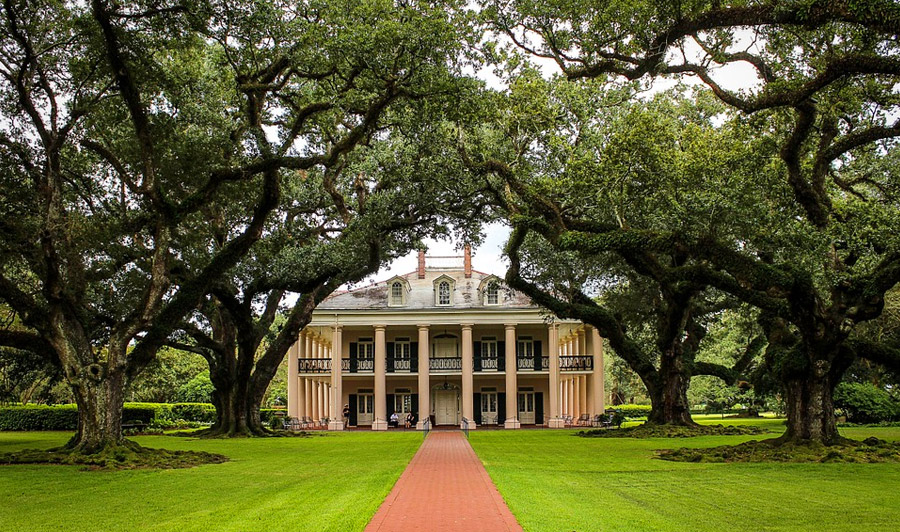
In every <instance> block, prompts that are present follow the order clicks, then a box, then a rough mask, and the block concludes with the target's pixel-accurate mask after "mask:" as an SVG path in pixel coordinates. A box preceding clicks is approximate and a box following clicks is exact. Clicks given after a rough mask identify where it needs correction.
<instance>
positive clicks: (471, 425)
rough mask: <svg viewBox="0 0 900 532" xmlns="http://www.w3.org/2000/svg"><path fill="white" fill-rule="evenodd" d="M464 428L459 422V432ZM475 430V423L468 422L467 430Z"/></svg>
mask: <svg viewBox="0 0 900 532" xmlns="http://www.w3.org/2000/svg"><path fill="white" fill-rule="evenodd" d="M465 428H466V426H465V424H464V423H463V422H462V421H460V422H459V430H463V429H465ZM477 428H478V424H477V423H475V422H474V421H469V430H475V429H477Z"/></svg>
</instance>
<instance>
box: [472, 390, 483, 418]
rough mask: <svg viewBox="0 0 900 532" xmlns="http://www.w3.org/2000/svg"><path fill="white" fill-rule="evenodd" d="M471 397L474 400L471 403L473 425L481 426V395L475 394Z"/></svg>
mask: <svg viewBox="0 0 900 532" xmlns="http://www.w3.org/2000/svg"><path fill="white" fill-rule="evenodd" d="M472 395H473V397H474V398H475V400H474V401H473V403H475V424H476V425H481V394H480V393H476V394H472Z"/></svg>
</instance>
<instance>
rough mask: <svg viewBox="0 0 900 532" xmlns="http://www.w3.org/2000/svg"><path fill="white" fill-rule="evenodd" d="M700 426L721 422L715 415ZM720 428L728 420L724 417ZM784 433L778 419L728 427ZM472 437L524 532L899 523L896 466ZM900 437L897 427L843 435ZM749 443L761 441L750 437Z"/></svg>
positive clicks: (542, 437)
mask: <svg viewBox="0 0 900 532" xmlns="http://www.w3.org/2000/svg"><path fill="white" fill-rule="evenodd" d="M698 417H699V418H700V421H701V422H702V423H711V424H715V423H723V420H722V419H721V417H718V416H713V417H710V418H703V417H702V416H698ZM725 422H726V423H728V422H732V420H726V421H725ZM734 422H736V423H741V424H758V425H763V426H769V427H771V428H772V429H773V430H783V425H782V424H781V421H780V420H774V419H764V420H736V421H734ZM574 432H575V431H574V430H561V431H549V430H543V431H533V430H523V431H519V432H515V433H510V432H502V431H474V432H472V433H471V438H470V441H471V443H472V446H473V447H474V448H475V451H476V452H477V453H478V456H479V457H480V458H481V460H482V462H483V463H484V464H485V466H486V467H487V470H488V473H490V475H491V478H493V479H494V482H495V483H496V484H497V487H498V488H499V490H500V492H501V493H502V494H503V497H504V499H506V501H507V503H508V504H509V507H510V509H511V510H512V512H513V513H514V514H515V516H516V517H517V518H518V520H519V522H520V523H521V524H522V526H523V527H524V528H525V530H526V531H529V532H536V531H548V532H551V531H552V532H559V531H580V532H587V531H600V530H602V531H613V530H616V531H619V530H621V531H649V530H659V531H681V530H684V531H706V530H709V531H715V532H725V531H728V532H732V531H742V530H746V531H766V530H791V531H801V530H810V531H813V530H814V531H817V532H818V531H824V530H827V531H829V532H833V531H840V530H846V531H853V532H860V531H869V530H871V531H879V532H881V531H885V530H897V526H898V525H897V523H900V465H898V464H686V463H674V462H664V461H662V460H657V459H654V458H653V457H654V453H653V450H654V449H661V448H666V447H701V446H717V445H724V444H735V443H739V442H742V441H747V440H750V439H754V437H749V436H748V437H744V436H730V437H729V436H717V437H702V438H690V439H680V440H670V439H652V440H635V439H630V438H623V439H619V438H578V437H575V436H573V434H574ZM841 432H842V434H844V435H845V436H848V437H852V438H856V439H862V438H865V437H867V436H871V435H875V436H878V437H879V438H882V439H887V440H900V428H861V429H857V428H854V429H841ZM756 438H757V439H758V438H759V437H756Z"/></svg>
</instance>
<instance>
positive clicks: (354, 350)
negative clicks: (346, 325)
mask: <svg viewBox="0 0 900 532" xmlns="http://www.w3.org/2000/svg"><path fill="white" fill-rule="evenodd" d="M357 360H359V342H350V367H349V368H348V369H349V370H350V373H356V372H357V371H359V362H357Z"/></svg>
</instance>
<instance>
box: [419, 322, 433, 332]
mask: <svg viewBox="0 0 900 532" xmlns="http://www.w3.org/2000/svg"><path fill="white" fill-rule="evenodd" d="M416 327H418V328H419V330H420V331H427V330H428V329H430V328H431V325H428V324H421V323H420V324H417V325H416Z"/></svg>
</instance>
